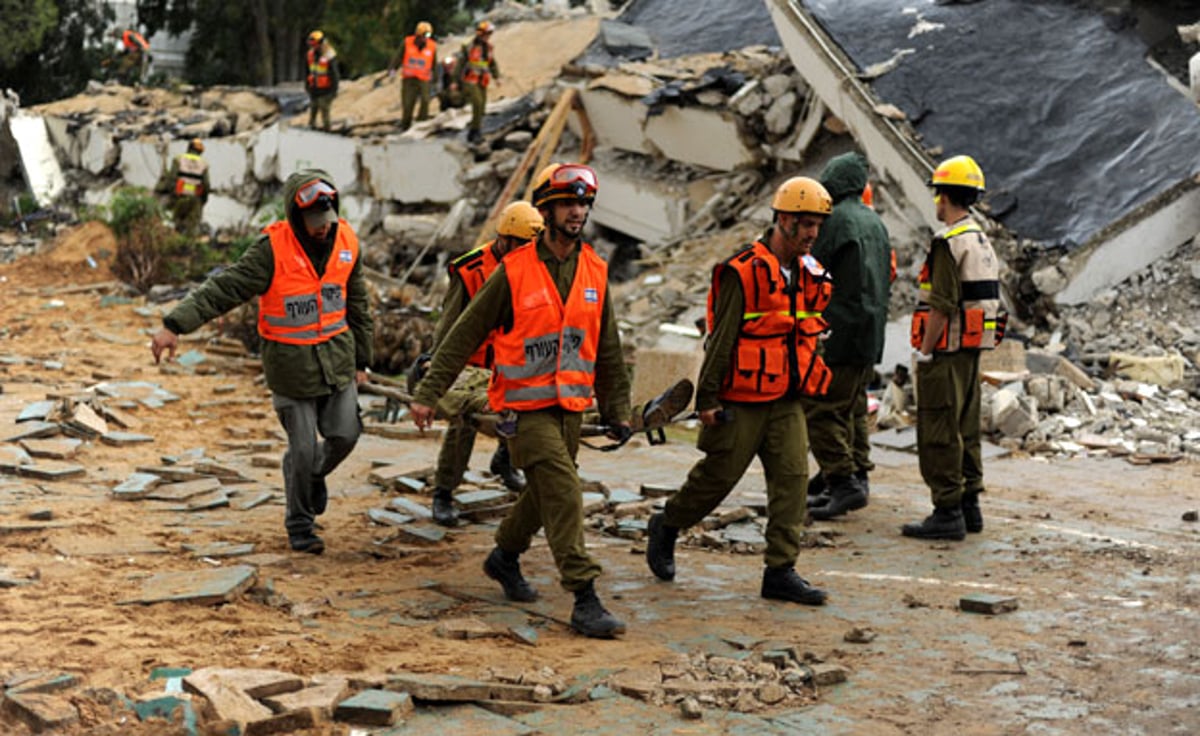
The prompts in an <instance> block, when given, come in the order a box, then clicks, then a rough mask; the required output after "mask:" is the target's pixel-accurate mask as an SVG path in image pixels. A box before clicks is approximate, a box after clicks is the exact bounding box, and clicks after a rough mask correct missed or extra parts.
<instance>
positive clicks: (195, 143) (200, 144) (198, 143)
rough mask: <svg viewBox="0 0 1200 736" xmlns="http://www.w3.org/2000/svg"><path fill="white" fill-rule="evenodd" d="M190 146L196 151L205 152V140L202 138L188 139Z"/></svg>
mask: <svg viewBox="0 0 1200 736" xmlns="http://www.w3.org/2000/svg"><path fill="white" fill-rule="evenodd" d="M188 147H189V148H191V149H192V150H193V151H195V152H196V153H204V141H202V140H200V139H199V138H193V139H192V140H190V141H188Z"/></svg>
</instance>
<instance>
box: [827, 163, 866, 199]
mask: <svg viewBox="0 0 1200 736" xmlns="http://www.w3.org/2000/svg"><path fill="white" fill-rule="evenodd" d="M867 168H868V165H867V159H866V158H865V157H864V156H863V155H862V154H861V153H854V152H851V153H843V154H841V155H840V156H834V157H833V158H831V159H830V160H829V163H827V164H825V168H824V169H823V170H822V171H821V185H822V186H824V187H825V189H826V190H827V191H828V192H829V196H830V197H832V198H833V201H834V202H835V203H837V202H840V201H841V200H843V199H845V198H846V197H849V196H851V195H854V196H861V195H862V191H863V189H865V188H866V186H867Z"/></svg>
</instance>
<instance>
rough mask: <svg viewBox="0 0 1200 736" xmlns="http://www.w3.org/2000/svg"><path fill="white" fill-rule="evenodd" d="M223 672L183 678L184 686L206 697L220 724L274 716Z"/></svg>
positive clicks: (209, 670) (210, 671) (211, 670)
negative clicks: (232, 682)
mask: <svg viewBox="0 0 1200 736" xmlns="http://www.w3.org/2000/svg"><path fill="white" fill-rule="evenodd" d="M156 577H158V576H156ZM223 672H224V671H223V670H220V669H217V668H206V669H203V670H198V671H196V672H193V673H192V674H190V675H188V676H186V677H184V678H183V686H184V688H185V689H186V690H187V691H188V692H192V693H196V694H197V695H202V696H204V698H205V699H207V700H208V703H209V706H210V708H211V709H212V712H213V714H214V715H215V716H216V717H217V718H218V719H219V720H229V721H240V722H242V723H251V722H253V721H261V720H264V719H267V718H270V717H271V716H272V715H274V714H273V713H272V712H271V709H270V708H268V707H267V706H265V705H263V704H262V703H259V702H258V701H257V700H255V699H254V698H252V697H251V696H250V695H248V694H246V692H245V691H243V690H242V689H241V688H240V687H237V686H236V685H234V684H231V683H230V681H229V680H227V679H226V678H225V676H224V675H223Z"/></svg>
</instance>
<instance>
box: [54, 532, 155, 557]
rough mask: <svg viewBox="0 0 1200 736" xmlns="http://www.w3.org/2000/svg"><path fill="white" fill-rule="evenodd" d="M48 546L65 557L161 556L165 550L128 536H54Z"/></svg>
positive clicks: (146, 540) (153, 543)
mask: <svg viewBox="0 0 1200 736" xmlns="http://www.w3.org/2000/svg"><path fill="white" fill-rule="evenodd" d="M50 546H51V547H53V548H54V549H55V551H57V552H58V553H59V554H61V555H66V556H67V557H131V556H133V555H161V554H166V553H167V551H168V550H167V549H166V548H165V547H161V546H159V545H158V544H157V543H156V542H154V541H153V540H150V539H146V538H145V537H134V536H128V535H122V536H111V537H84V536H79V535H78V534H71V535H69V536H68V535H61V536H56V537H54V538H52V539H51V540H50Z"/></svg>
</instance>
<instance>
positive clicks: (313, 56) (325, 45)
mask: <svg viewBox="0 0 1200 736" xmlns="http://www.w3.org/2000/svg"><path fill="white" fill-rule="evenodd" d="M304 64H305V69H307V70H308V73H307V75H306V76H305V77H304V89H305V91H306V92H308V102H309V107H308V127H310V128H316V127H317V117H318V116H320V118H321V130H324V131H326V132H328V131H329V128H330V116H331V115H332V113H333V98H335V97H337V93H338V82H339V81H340V79H341V75H340V73H339V71H338V61H337V51H335V50H334V48H333V44H331V43H329V39H328V38H326V37H325V33H324V31H313V32H312V33H310V34H308V51H307V52H306V53H305V55H304Z"/></svg>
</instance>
